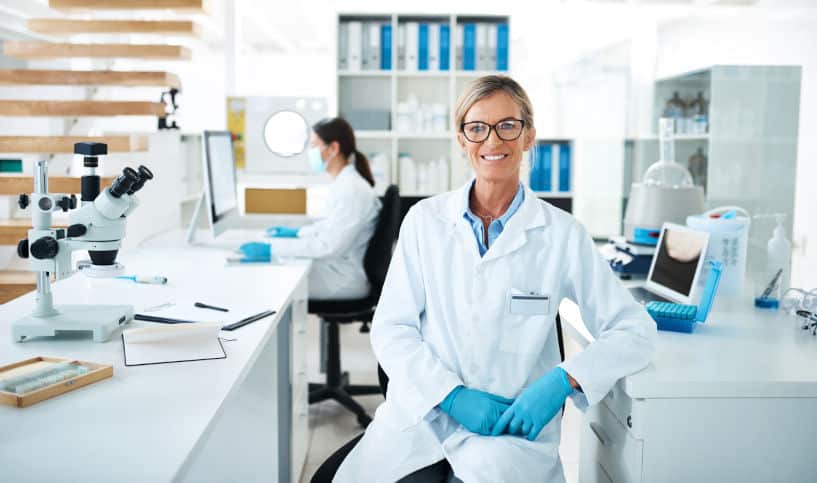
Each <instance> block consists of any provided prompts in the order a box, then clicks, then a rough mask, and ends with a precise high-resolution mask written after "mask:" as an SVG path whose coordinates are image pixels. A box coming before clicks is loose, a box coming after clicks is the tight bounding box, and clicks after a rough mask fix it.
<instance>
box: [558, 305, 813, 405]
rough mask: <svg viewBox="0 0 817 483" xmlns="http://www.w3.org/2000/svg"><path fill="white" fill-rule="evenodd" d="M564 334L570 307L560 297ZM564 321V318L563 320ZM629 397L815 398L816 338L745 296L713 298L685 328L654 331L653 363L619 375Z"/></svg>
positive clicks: (572, 319) (572, 314) (578, 331)
mask: <svg viewBox="0 0 817 483" xmlns="http://www.w3.org/2000/svg"><path fill="white" fill-rule="evenodd" d="M563 307H564V309H566V310H563V311H562V312H563V313H564V315H565V317H563V319H564V320H565V321H566V322H568V324H569V325H570V326H571V327H569V328H568V333H571V335H573V336H574V337H575V336H577V335H580V336H583V337H585V338H589V334H587V332H586V331H585V330H584V328H583V327H580V328H574V327H572V326H573V325H577V324H576V320H577V319H578V317H577V309H576V308H575V305H574V304H572V303H567V304H563ZM568 324H565V325H566V326H567V325H568ZM618 384H620V385H621V387H622V388H623V389H624V391H625V392H626V393H627V394H628V395H629V396H630V397H632V398H676V397H680V398H694V397H812V398H814V397H817V337H815V336H812V335H811V332H806V331H803V330H800V329H799V328H797V327H796V322H795V320H794V319H793V318H792V317H789V316H787V315H784V314H783V313H781V312H778V311H768V310H761V309H755V308H754V306H753V304H752V300H751V299H749V298H747V299H742V300H736V299H729V298H716V300H715V303H714V306H713V309H712V312H711V313H710V314H709V317H708V319H707V321H706V322H705V323H703V324H701V323H698V324H696V327H695V330H694V332H693V333H691V334H684V333H677V332H666V331H659V332H658V342H657V347H656V351H655V355H654V357H653V361H652V363H651V364H650V365H649V366H648V367H647V368H645V369H644V370H642V371H641V372H638V373H637V374H634V375H632V376H629V377H626V378H624V379H622V380H621V381H619V383H618Z"/></svg>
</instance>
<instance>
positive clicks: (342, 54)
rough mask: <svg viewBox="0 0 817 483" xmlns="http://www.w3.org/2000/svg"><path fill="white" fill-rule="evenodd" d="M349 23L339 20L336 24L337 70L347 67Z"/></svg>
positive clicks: (346, 68)
mask: <svg viewBox="0 0 817 483" xmlns="http://www.w3.org/2000/svg"><path fill="white" fill-rule="evenodd" d="M348 55H349V24H348V23H346V22H341V23H340V24H339V25H338V70H340V71H344V70H348V69H349V57H348Z"/></svg>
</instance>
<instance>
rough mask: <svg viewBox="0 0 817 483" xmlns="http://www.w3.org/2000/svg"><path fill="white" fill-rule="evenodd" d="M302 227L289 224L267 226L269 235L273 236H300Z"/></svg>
mask: <svg viewBox="0 0 817 483" xmlns="http://www.w3.org/2000/svg"><path fill="white" fill-rule="evenodd" d="M299 230H300V228H290V227H288V226H272V227H270V228H267V236H268V237H272V238H298V231H299Z"/></svg>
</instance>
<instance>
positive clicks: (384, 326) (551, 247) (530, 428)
mask: <svg viewBox="0 0 817 483" xmlns="http://www.w3.org/2000/svg"><path fill="white" fill-rule="evenodd" d="M455 122H456V124H455V125H456V129H457V131H458V134H457V140H458V142H459V144H460V146H461V147H462V149H463V151H464V153H465V154H466V155H467V157H468V159H469V160H470V163H471V166H472V168H473V170H474V173H475V176H476V179H474V180H472V181H470V182H468V183H467V184H466V185H465V186H463V187H462V188H460V189H459V190H457V191H453V192H449V193H445V194H442V195H439V196H435V197H432V198H429V199H426V200H423V201H422V202H420V203H418V204H417V205H415V206H414V207H413V208H412V209H411V211H410V212H409V214H408V215H407V216H406V218H405V220H404V222H403V225H402V227H401V231H400V238H399V241H398V243H397V247H396V251H395V253H394V256H393V258H392V262H391V266H390V267H389V272H388V276H387V279H386V282H385V286H384V288H383V292H382V295H381V298H380V302H379V304H378V306H377V312H376V314H375V317H374V321H373V325H372V333H371V339H372V346H373V348H374V352H375V355H376V356H377V360H378V361H379V362H380V364H381V365H382V366H383V369H384V370H385V372H386V373H387V374H388V376H389V378H390V380H389V386H388V393H387V395H386V401H385V402H384V403H383V404H381V405H380V407H378V409H377V412H376V414H375V417H374V420H373V421H372V423H371V424H370V425H369V427H368V428H367V429H366V432H365V434H364V435H363V437H362V439H361V440H360V441H359V443H358V444H357V445H356V446H355V447H354V448H353V449H352V451H351V452H350V453H349V454H348V456H347V457H346V458H345V459H344V461H343V463H342V464H341V466H340V467H339V469H338V471H337V473H336V475H335V480H334V481H339V482H361V481H366V482H388V483H393V482H395V481H400V482H414V481H424V482H426V481H427V482H431V481H440V482H443V481H456V479H457V478H458V479H460V480H462V481H465V482H492V483H495V482H533V481H536V482H542V481H545V482H561V481H564V476H563V472H562V465H561V462H560V460H559V453H558V448H559V441H560V431H561V411H560V409H561V407H562V404H563V403H564V401H565V399H566V398H567V397H572V398H573V400H574V402H575V403H576V405H577V406H578V407H579V408H586V407H587V405H588V404H591V405H592V404H596V403H598V402H599V401H600V400H601V399H602V398H603V397H604V395H605V394H606V393H607V392H608V391H609V390H610V389H611V388H612V386H613V385H614V384H615V382H616V381H617V380H618V379H620V378H621V377H623V376H626V375H629V374H632V373H635V372H637V371H639V370H640V369H642V368H644V367H645V366H646V365H647V364H648V363H649V360H650V357H651V353H652V351H653V344H654V339H655V334H656V328H655V324H654V323H653V322H652V320H651V319H650V318H649V316H648V315H647V313H646V311H645V310H644V309H643V308H642V307H641V306H640V305H639V304H637V303H636V302H635V301H634V300H633V298H632V297H631V295H630V294H629V292H628V291H627V290H626V289H625V288H624V287H623V286H622V285H621V284H620V282H619V281H618V279H617V278H616V277H615V276H614V275H613V273H612V272H611V270H610V268H609V267H608V265H607V264H606V263H605V261H604V260H603V259H602V257H601V256H600V254H599V253H598V252H597V250H596V248H595V246H594V244H593V240H592V239H591V238H590V236H588V234H587V232H586V231H585V229H584V228H583V227H582V225H581V224H580V223H579V222H578V221H576V220H575V219H574V218H573V217H572V216H571V215H569V214H568V213H566V212H564V211H562V210H560V209H558V208H555V207H553V206H551V205H549V204H547V203H544V202H542V201H540V200H539V199H538V198H537V197H536V196H535V194H534V193H533V192H531V191H530V190H529V189H527V188H526V187H524V186H523V185H522V184H521V183H520V180H519V167H520V163H521V162H522V155H523V153H524V152H525V151H527V150H528V149H530V148H531V146H532V145H533V143H534V140H535V133H536V131H535V129H534V124H533V111H532V108H531V103H530V100H529V99H528V97H527V94H526V93H525V91H524V90H523V89H522V88H521V87H520V86H519V85H518V84H517V83H516V82H515V81H513V80H512V79H511V78H509V77H504V76H488V77H483V78H481V79H478V80H477V81H475V82H474V83H473V84H472V85H471V86H470V87H469V88H468V89H467V90H466V92H464V93H463V95H462V96H461V97H460V99H459V101H458V106H457V111H456V113H455ZM563 298H568V299H571V300H574V301H575V302H576V303H577V304H578V305H579V307H580V308H581V314H582V317H583V319H584V323H585V325H586V326H587V328H588V330H589V331H590V333H592V335H593V336H594V337H595V341H594V342H592V343H591V344H590V345H589V346H588V347H587V348H586V349H585V350H584V351H583V352H581V353H579V354H577V355H575V356H574V357H571V358H570V359H568V360H566V361H564V362H561V361H560V356H559V349H558V342H557V334H556V329H555V318H556V315H557V310H558V307H559V302H560V301H561V300H562V299H563Z"/></svg>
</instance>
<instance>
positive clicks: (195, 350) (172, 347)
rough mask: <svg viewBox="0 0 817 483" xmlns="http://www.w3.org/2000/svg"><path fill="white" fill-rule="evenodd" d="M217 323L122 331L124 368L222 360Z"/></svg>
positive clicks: (223, 353)
mask: <svg viewBox="0 0 817 483" xmlns="http://www.w3.org/2000/svg"><path fill="white" fill-rule="evenodd" d="M220 330H221V323H219V322H201V323H196V324H174V325H161V326H159V325H157V326H155V327H142V328H134V329H126V330H124V331H122V346H123V348H124V352H125V365H126V366H140V365H145V364H162V363H166V362H184V361H200V360H205V359H224V358H226V357H227V354H226V353H225V352H224V347H223V346H222V345H221V341H220V340H219V338H218V334H219V331H220Z"/></svg>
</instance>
